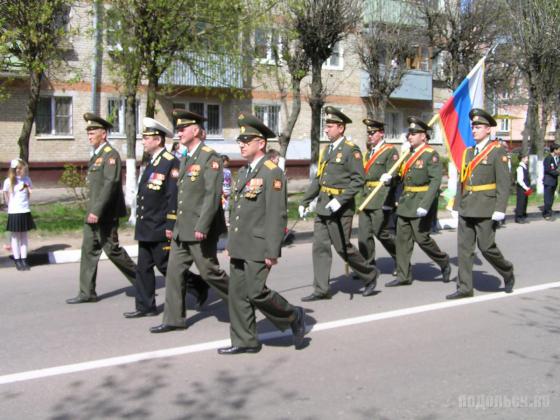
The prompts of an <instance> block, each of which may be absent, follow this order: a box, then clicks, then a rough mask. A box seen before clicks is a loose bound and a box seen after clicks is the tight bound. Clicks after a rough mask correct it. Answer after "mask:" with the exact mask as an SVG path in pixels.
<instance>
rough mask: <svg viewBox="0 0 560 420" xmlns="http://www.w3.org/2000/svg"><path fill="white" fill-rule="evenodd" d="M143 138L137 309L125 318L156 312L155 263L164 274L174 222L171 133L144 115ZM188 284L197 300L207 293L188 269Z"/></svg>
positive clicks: (175, 166)
mask: <svg viewBox="0 0 560 420" xmlns="http://www.w3.org/2000/svg"><path fill="white" fill-rule="evenodd" d="M143 125H144V130H143V133H142V140H143V143H144V152H145V153H146V154H147V155H148V156H149V157H150V160H149V162H148V164H147V166H146V169H145V170H144V172H143V173H142V176H141V177H140V181H139V183H138V195H137V200H136V202H137V220H136V226H135V230H134V239H136V240H137V241H138V266H137V271H136V282H135V287H136V310H135V311H132V312H125V313H124V316H125V318H140V317H144V316H155V315H157V314H158V312H157V308H156V297H155V295H156V293H155V291H156V288H155V286H156V277H155V275H154V266H156V267H157V268H158V270H159V271H160V272H161V273H162V274H163V275H164V276H165V274H166V272H167V261H168V258H169V249H170V245H171V244H170V240H171V236H172V234H173V225H174V224H175V219H176V218H177V214H176V209H177V178H178V177H179V160H178V159H177V158H176V157H175V156H173V155H172V154H171V153H169V152H168V151H166V150H165V137H173V133H172V132H171V131H170V130H168V129H167V128H166V127H165V126H163V124H161V123H159V122H158V121H156V120H154V119H152V118H147V117H146V118H144V120H143ZM187 275H188V276H189V278H188V282H189V286H190V287H192V288H194V289H195V290H197V292H198V293H197V294H198V298H199V304H202V303H203V302H204V301H205V300H206V297H207V296H208V285H207V284H206V283H204V282H203V281H202V279H201V278H200V276H198V275H195V274H193V273H191V272H190V271H188V272H187Z"/></svg>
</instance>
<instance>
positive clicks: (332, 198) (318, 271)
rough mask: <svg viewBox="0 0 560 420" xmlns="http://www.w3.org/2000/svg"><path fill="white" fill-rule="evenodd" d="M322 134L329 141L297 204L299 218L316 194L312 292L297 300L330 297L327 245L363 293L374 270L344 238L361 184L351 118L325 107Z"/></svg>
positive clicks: (370, 289) (373, 280)
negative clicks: (356, 279)
mask: <svg viewBox="0 0 560 420" xmlns="http://www.w3.org/2000/svg"><path fill="white" fill-rule="evenodd" d="M325 113H326V120H325V134H326V135H327V137H328V138H329V140H330V142H331V144H330V145H329V147H328V150H327V149H324V150H323V151H322V152H321V155H320V157H319V168H318V171H317V177H316V178H315V179H314V180H313V181H312V183H311V185H310V186H309V188H308V190H307V192H306V193H305V195H304V197H303V201H302V203H301V205H300V206H299V209H298V210H299V214H300V217H304V216H305V214H307V212H308V211H309V208H308V206H309V204H310V203H311V201H312V200H313V199H314V198H315V197H318V201H317V209H316V212H317V217H316V218H315V224H314V227H313V271H314V279H313V288H314V290H313V293H312V294H310V295H309V296H305V297H303V298H302V299H301V300H302V301H303V302H310V301H315V300H320V299H330V294H329V276H330V270H331V263H332V253H331V243H332V245H333V246H334V248H335V250H336V252H337V253H338V255H340V256H341V257H342V258H343V259H344V261H345V262H346V263H347V264H348V265H349V266H350V267H351V268H352V269H353V270H354V272H355V274H356V275H357V276H358V277H359V278H360V279H362V280H363V281H364V282H365V288H364V291H363V293H362V295H363V296H370V295H373V294H374V293H375V286H376V284H377V277H378V276H379V270H377V268H376V267H375V266H373V265H372V264H370V263H368V262H367V261H366V260H365V259H364V257H362V255H361V254H360V253H359V251H358V250H357V249H356V248H355V247H354V246H353V245H352V243H351V242H350V234H351V230H352V216H353V215H354V211H355V203H354V196H355V195H356V194H357V193H358V192H360V191H361V190H362V188H363V186H364V166H363V162H362V153H361V152H360V149H359V148H358V146H356V145H355V144H354V143H352V142H350V141H348V140H346V138H345V137H344V131H345V129H346V124H349V123H351V122H352V120H351V119H350V118H348V117H347V116H346V115H344V114H343V113H342V112H341V111H340V110H339V109H337V108H335V107H332V106H327V107H326V108H325Z"/></svg>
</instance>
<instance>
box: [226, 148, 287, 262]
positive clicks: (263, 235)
mask: <svg viewBox="0 0 560 420" xmlns="http://www.w3.org/2000/svg"><path fill="white" fill-rule="evenodd" d="M246 173H247V169H246V168H243V169H241V170H240V171H239V174H238V179H237V183H236V185H235V190H234V193H233V206H232V212H231V215H230V223H231V224H230V229H229V235H228V251H229V255H230V257H231V258H239V259H243V260H250V261H264V260H265V258H279V257H280V249H281V247H282V239H283V238H284V231H285V229H286V225H287V222H288V213H287V193H286V179H285V177H284V173H283V172H282V170H281V169H280V168H278V166H276V165H275V164H274V163H273V162H271V161H270V160H266V159H265V158H262V159H261V160H260V161H259V162H258V163H257V166H256V168H255V170H254V171H251V174H250V175H249V177H248V178H247V177H246Z"/></svg>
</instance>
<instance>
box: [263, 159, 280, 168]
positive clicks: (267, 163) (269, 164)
mask: <svg viewBox="0 0 560 420" xmlns="http://www.w3.org/2000/svg"><path fill="white" fill-rule="evenodd" d="M264 166H266V167H267V168H268V169H271V170H272V169H275V168H276V167H277V166H276V164H275V163H274V162H273V161H271V160H267V161H266V162H265V163H264Z"/></svg>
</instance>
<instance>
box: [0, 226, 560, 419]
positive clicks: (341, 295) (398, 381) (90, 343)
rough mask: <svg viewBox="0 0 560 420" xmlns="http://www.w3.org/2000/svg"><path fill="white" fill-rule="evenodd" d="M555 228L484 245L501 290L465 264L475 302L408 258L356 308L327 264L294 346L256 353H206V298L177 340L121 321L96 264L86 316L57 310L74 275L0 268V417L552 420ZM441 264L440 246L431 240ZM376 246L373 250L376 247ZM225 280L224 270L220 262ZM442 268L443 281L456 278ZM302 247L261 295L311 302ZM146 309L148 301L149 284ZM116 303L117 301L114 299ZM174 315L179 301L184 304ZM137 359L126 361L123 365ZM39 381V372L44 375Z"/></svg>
mask: <svg viewBox="0 0 560 420" xmlns="http://www.w3.org/2000/svg"><path fill="white" fill-rule="evenodd" d="M558 226H559V225H558V224H557V222H556V223H547V222H544V221H533V222H531V223H530V224H528V225H522V226H521V225H515V224H508V225H507V226H506V227H505V228H503V229H500V231H499V232H498V244H499V245H500V247H501V248H502V251H503V252H504V254H505V256H506V257H507V258H508V259H511V260H512V261H514V263H515V271H516V277H517V284H516V286H517V287H516V292H515V293H513V294H511V295H506V294H505V293H504V292H503V291H502V287H503V284H502V282H501V279H500V278H499V277H498V276H497V274H496V273H495V271H493V269H492V268H491V267H490V266H489V265H488V264H487V263H486V262H485V261H481V260H477V264H476V265H475V287H476V289H477V290H476V292H475V296H476V297H475V298H473V299H467V300H463V301H460V302H451V303H449V302H446V301H445V295H446V294H448V293H450V292H452V291H453V289H454V283H450V284H443V283H441V281H440V276H439V270H438V269H437V267H435V266H434V265H433V264H431V263H430V262H429V260H428V259H427V257H426V256H425V255H424V254H423V253H422V252H421V251H420V250H419V249H416V250H415V254H414V257H413V263H414V276H415V279H416V281H415V282H414V284H413V285H412V286H409V287H404V288H396V289H387V288H384V287H383V284H384V283H385V282H386V281H389V280H391V279H392V277H391V275H390V274H389V273H390V271H391V270H392V263H391V261H390V259H389V258H388V256H387V254H386V253H385V252H384V250H382V249H379V256H380V260H379V265H380V267H381V269H382V270H383V272H384V274H383V275H382V276H381V278H380V286H379V290H380V293H379V294H378V295H376V296H374V297H369V298H363V297H362V296H361V295H360V294H359V288H360V286H361V284H360V282H359V281H356V280H352V279H347V278H346V277H345V276H344V267H343V263H342V261H341V260H340V259H339V258H338V257H336V256H335V257H334V258H333V259H334V261H333V268H332V278H333V281H332V284H331V286H332V290H333V292H335V295H334V297H333V299H332V300H331V301H322V302H316V303H306V304H304V305H303V306H304V307H305V309H306V312H307V321H308V324H309V325H310V326H312V327H313V329H312V330H311V332H310V333H309V334H308V342H307V346H306V347H305V348H304V349H302V350H294V348H293V347H292V346H291V337H290V335H289V334H288V335H281V334H279V333H277V332H276V331H275V330H274V328H273V327H272V326H271V324H269V323H268V322H267V321H266V320H262V319H261V320H260V321H259V324H258V326H259V331H260V332H261V333H262V334H263V342H264V347H263V350H262V351H261V352H260V353H259V354H257V355H240V356H219V355H218V354H217V353H216V350H215V349H216V348H217V347H219V346H223V345H228V344H229V339H228V337H229V331H228V323H227V319H228V317H227V308H226V306H225V304H224V303H222V302H220V301H218V300H217V299H216V298H215V295H213V296H211V299H210V303H209V304H207V305H206V306H205V308H204V310H203V311H201V312H199V311H197V310H195V309H189V311H188V316H189V317H190V326H189V328H188V329H187V330H186V331H177V332H171V333H167V334H158V335H154V334H150V333H149V332H148V328H149V327H150V326H153V325H156V324H158V323H160V321H161V316H160V317H156V318H143V319H135V320H128V319H125V318H123V317H122V312H125V311H128V310H132V309H133V308H134V299H133V298H132V297H130V296H131V295H132V294H133V289H132V288H131V287H130V286H129V285H128V283H127V282H126V280H125V279H124V277H123V276H122V275H120V273H119V272H118V271H117V270H116V268H114V266H112V265H111V263H110V262H102V263H101V264H100V267H99V276H98V289H97V291H98V294H99V295H100V297H102V300H101V301H100V302H99V303H96V304H84V305H66V304H65V303H64V300H65V299H66V298H68V297H72V296H74V295H75V294H76V292H77V287H78V286H77V276H78V269H79V266H78V264H61V265H53V266H42V267H37V268H34V269H32V271H30V272H16V271H15V269H1V270H0V282H1V284H2V289H1V291H0V295H1V302H2V304H1V305H0V320H1V322H0V331H1V337H2V340H1V343H2V344H1V345H0V360H1V364H0V418H1V419H422V420H428V419H450V418H453V419H473V418H492V419H557V418H559V415H558V413H559V412H560V396H559V392H560V378H559V377H560V346H559V344H560V305H559V303H560V283H556V282H558V281H559V280H560V279H559V276H558V268H557V261H558V245H557V243H558ZM434 238H435V239H436V240H437V241H438V243H439V244H440V246H441V247H442V248H443V249H444V250H446V251H448V252H450V254H451V256H452V262H453V263H454V264H456V234H455V232H451V231H447V232H443V233H441V234H437V235H434ZM379 248H381V247H379ZM220 259H221V261H222V262H223V264H224V266H225V267H226V269H227V261H226V259H225V258H223V256H221V257H220ZM456 272H457V270H456V266H454V269H453V275H456ZM311 281H312V265H311V244H309V243H303V244H297V245H294V246H292V247H290V248H287V249H285V251H284V255H283V258H282V260H281V262H280V265H279V266H277V268H275V269H274V270H273V272H272V274H271V277H270V281H269V286H270V287H271V288H274V289H276V290H278V291H280V292H281V293H282V294H283V295H284V296H285V297H286V298H287V299H288V300H289V301H291V302H293V303H297V304H299V299H300V298H301V297H302V296H304V295H306V294H308V293H309V292H310V291H311V287H310V284H311ZM159 286H160V288H159V290H158V298H157V299H158V303H159V304H160V305H161V304H162V303H163V300H164V295H165V292H164V288H163V287H164V286H163V279H161V278H160V279H159ZM129 295H130V296H129ZM189 306H190V308H192V307H193V302H190V305H189ZM138 360H139V361H138ZM46 369H48V370H46Z"/></svg>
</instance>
